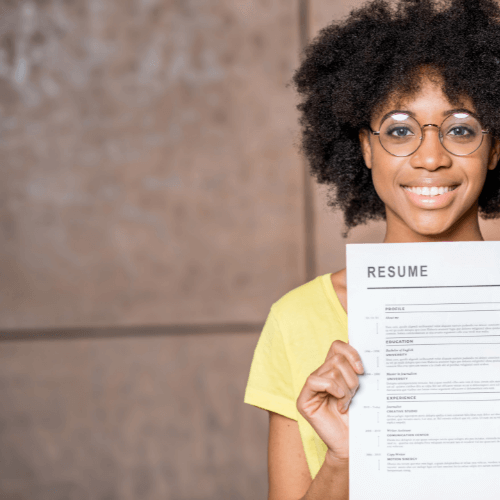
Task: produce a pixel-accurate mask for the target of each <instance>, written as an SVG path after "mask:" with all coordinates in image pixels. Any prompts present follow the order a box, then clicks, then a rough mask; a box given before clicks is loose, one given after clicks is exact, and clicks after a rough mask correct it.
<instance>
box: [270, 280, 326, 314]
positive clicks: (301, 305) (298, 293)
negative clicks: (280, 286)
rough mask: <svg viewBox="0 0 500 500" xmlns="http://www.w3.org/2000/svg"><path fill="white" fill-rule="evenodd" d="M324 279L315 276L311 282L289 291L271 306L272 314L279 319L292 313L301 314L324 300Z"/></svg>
mask: <svg viewBox="0 0 500 500" xmlns="http://www.w3.org/2000/svg"><path fill="white" fill-rule="evenodd" d="M328 277H329V275H328ZM325 279H326V275H323V276H317V277H316V278H314V279H313V280H311V281H308V282H307V283H304V284H303V285H300V286H298V287H297V288H294V289H293V290H290V291H289V292H288V293H286V294H285V295H283V296H282V297H281V298H280V299H279V300H277V301H276V302H275V303H274V304H273V305H272V308H271V309H272V310H273V312H274V314H275V315H276V316H277V317H281V316H283V315H287V316H288V315H289V314H293V313H303V312H304V311H306V310H307V309H308V308H309V306H311V305H314V304H317V303H318V301H322V300H325V298H326V294H325V290H324V281H325Z"/></svg>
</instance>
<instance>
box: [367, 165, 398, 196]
mask: <svg viewBox="0 0 500 500" xmlns="http://www.w3.org/2000/svg"><path fill="white" fill-rule="evenodd" d="M399 171H400V165H399V163H397V162H391V161H385V162H383V163H382V162H376V161H374V162H373V164H372V169H371V173H372V182H373V186H374V187H375V191H376V192H377V194H378V195H379V197H380V199H381V200H382V201H383V202H384V203H388V202H390V199H391V197H393V196H394V190H395V189H398V188H399V182H398V177H399V175H398V174H399Z"/></svg>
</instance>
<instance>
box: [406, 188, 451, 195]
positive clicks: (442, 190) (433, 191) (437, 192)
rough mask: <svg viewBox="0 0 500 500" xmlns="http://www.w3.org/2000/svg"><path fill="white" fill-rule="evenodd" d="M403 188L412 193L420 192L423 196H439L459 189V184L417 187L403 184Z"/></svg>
mask: <svg viewBox="0 0 500 500" xmlns="http://www.w3.org/2000/svg"><path fill="white" fill-rule="evenodd" d="M401 187H402V188H403V189H405V190H406V191H409V192H410V193H414V194H418V195H421V196H439V195H441V194H445V193H448V192H450V191H454V190H455V189H457V187H458V186H441V187H437V186H432V187H428V186H422V187H420V186H416V187H409V186H401Z"/></svg>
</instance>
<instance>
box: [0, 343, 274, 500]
mask: <svg viewBox="0 0 500 500" xmlns="http://www.w3.org/2000/svg"><path fill="white" fill-rule="evenodd" d="M256 342H257V334H225V335H209V336H204V335H199V336H198V335H191V336H187V337H186V336H182V335H181V336H169V337H147V338H140V337H139V338H127V339H100V340H76V341H46V342H3V343H0V401H1V402H2V404H1V405H0V464H1V466H0V498H2V500H14V499H15V500H84V499H85V500H87V499H88V500H90V499H92V500H114V499H116V500H136V499H139V498H140V499H144V500H160V499H176V500H182V499H186V500H188V499H189V500H194V499H200V500H201V499H203V500H210V499H213V500H224V499H228V500H235V499H249V500H250V499H254V498H265V496H266V494H267V482H266V481H267V476H266V467H267V463H266V442H267V422H268V417H267V413H266V412H264V411H263V410H259V409H257V408H253V407H250V406H248V405H245V404H244V403H243V391H244V388H245V385H246V381H247V377H248V371H249V367H250V362H251V357H252V354H253V349H254V347H255V344H256Z"/></svg>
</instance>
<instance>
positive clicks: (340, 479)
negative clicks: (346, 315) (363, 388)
mask: <svg viewBox="0 0 500 500" xmlns="http://www.w3.org/2000/svg"><path fill="white" fill-rule="evenodd" d="M361 373H363V368H362V365H361V359H360V358H359V355H358V353H357V352H356V350H355V349H353V348H352V347H351V346H349V345H348V344H346V343H344V342H341V341H335V342H334V343H333V344H332V346H331V348H330V350H329V352H328V356H327V358H326V360H325V362H324V363H323V365H321V366H320V367H319V368H318V369H317V370H316V371H315V372H313V373H312V374H311V375H310V376H309V377H308V379H307V381H306V383H305V385H304V387H303V389H302V391H301V393H300V395H299V398H298V399H297V409H298V410H299V412H300V414H301V415H302V416H303V417H304V418H305V419H306V420H307V421H308V422H309V423H310V424H311V426H312V427H313V428H314V430H315V431H316V432H317V433H318V435H319V437H320V438H321V439H322V440H323V441H324V442H325V444H326V445H327V447H328V450H327V453H326V457H325V461H324V463H323V465H322V467H321V469H320V471H319V472H318V474H317V475H316V477H315V478H314V480H312V479H311V476H310V475H309V469H308V467H307V463H306V459H305V454H304V450H303V446H302V441H301V438H300V434H299V427H298V423H297V422H296V421H294V420H290V419H288V418H286V417H283V416H280V415H276V414H273V413H270V423H269V500H299V499H300V500H315V499H322V500H347V499H348V498H349V417H348V413H347V412H348V407H349V403H350V401H351V399H352V397H353V396H354V394H355V393H356V390H357V388H358V386H359V380H358V374H361Z"/></svg>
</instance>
